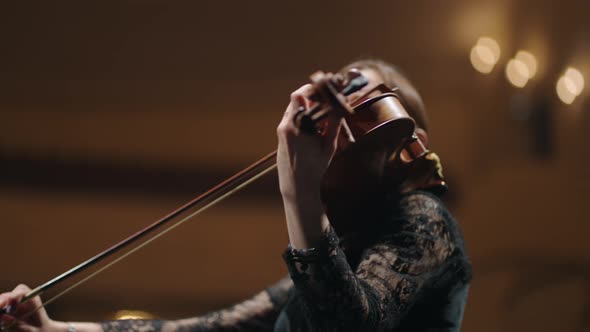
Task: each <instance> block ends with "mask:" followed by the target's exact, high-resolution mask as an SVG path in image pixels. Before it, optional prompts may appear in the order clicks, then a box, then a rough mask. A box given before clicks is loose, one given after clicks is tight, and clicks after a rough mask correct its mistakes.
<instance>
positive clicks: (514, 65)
mask: <svg viewBox="0 0 590 332" xmlns="http://www.w3.org/2000/svg"><path fill="white" fill-rule="evenodd" d="M530 77H531V74H530V72H529V69H528V67H527V65H526V64H525V63H524V62H522V61H520V60H518V59H511V60H510V61H508V64H507V65H506V78H507V79H508V81H509V82H510V83H511V84H512V85H514V86H515V87H518V88H522V87H524V86H525V85H526V84H527V82H528V81H529V78H530Z"/></svg>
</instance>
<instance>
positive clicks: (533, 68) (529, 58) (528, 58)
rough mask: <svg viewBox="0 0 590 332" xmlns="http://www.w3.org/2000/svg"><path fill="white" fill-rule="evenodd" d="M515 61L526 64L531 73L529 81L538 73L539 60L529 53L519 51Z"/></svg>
mask: <svg viewBox="0 0 590 332" xmlns="http://www.w3.org/2000/svg"><path fill="white" fill-rule="evenodd" d="M514 59H516V60H519V61H520V62H522V63H524V64H525V66H526V67H527V69H528V71H529V79H531V78H533V77H534V76H535V74H536V73H537V58H536V57H535V56H534V55H533V54H532V53H531V52H528V51H518V52H517V53H516V56H515V57H514Z"/></svg>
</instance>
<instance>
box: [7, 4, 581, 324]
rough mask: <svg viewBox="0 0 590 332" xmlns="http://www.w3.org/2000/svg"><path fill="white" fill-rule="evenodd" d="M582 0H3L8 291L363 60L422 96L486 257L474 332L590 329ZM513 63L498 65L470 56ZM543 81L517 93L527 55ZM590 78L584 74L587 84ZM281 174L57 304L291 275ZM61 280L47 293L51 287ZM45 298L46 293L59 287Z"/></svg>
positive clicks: (212, 168) (98, 304)
mask: <svg viewBox="0 0 590 332" xmlns="http://www.w3.org/2000/svg"><path fill="white" fill-rule="evenodd" d="M589 12H590V3H589V2H587V1H581V0H580V1H574V0H562V1H547V0H540V1H539V0H519V1H508V0H501V1H499V0H495V1H472V0H471V1H468V0H456V1H434V0H432V1H424V0H422V1H384V2H368V1H367V2H360V1H359V2H352V1H297V2H286V1H270V0H264V1H231V2H230V1H155V0H154V1H147V0H144V1H51V2H41V1H39V2H36V3H35V2H27V1H18V2H17V1H4V2H2V4H0V43H1V44H0V213H1V219H0V220H1V226H2V227H1V231H0V234H1V240H0V241H1V243H2V252H3V254H2V257H3V258H2V273H0V289H3V290H10V289H12V288H13V287H14V286H16V284H18V283H20V282H24V283H27V284H29V285H30V286H36V285H38V284H40V283H42V282H44V281H46V280H48V279H50V278H52V277H53V276H55V275H57V274H59V273H61V272H63V271H64V270H66V269H68V268H70V267H72V266H74V265H76V264H78V263H79V262H81V261H83V260H85V259H87V258H89V257H90V256H92V255H94V254H96V253H97V252H99V251H100V250H102V249H104V248H106V247H107V246H109V245H111V244H112V243H114V242H116V241H118V240H120V239H122V238H124V237H125V236H127V235H129V234H130V233H132V232H134V231H135V230H137V229H139V228H140V227H142V226H143V225H146V224H148V223H150V222H152V221H154V220H156V219H158V218H159V217H161V216H163V215H164V214H166V213H168V212H169V211H171V210H172V209H174V208H175V207H177V206H179V205H181V204H182V203H184V202H186V201H188V200H189V199H191V198H192V197H194V196H195V195H197V194H198V193H200V192H202V191H203V190H205V189H206V188H208V187H209V186H211V185H213V184H215V183H217V182H218V181H220V180H222V179H223V178H224V177H226V176H228V175H230V174H232V173H233V172H234V171H237V170H238V169H241V168H242V167H244V166H246V165H248V164H249V163H251V162H253V161H255V160H256V159H257V158H259V157H261V156H263V155H265V154H266V153H268V152H270V151H271V150H273V149H274V148H275V146H276V138H275V128H276V125H277V123H278V121H279V120H280V118H281V116H282V113H283V111H284V108H285V106H286V105H287V103H288V98H289V94H290V92H291V91H293V90H295V89H296V88H298V87H299V86H300V85H302V84H304V83H306V80H307V76H308V75H309V74H310V73H312V72H313V71H315V70H317V69H323V70H327V71H335V70H338V69H339V68H340V67H341V66H343V65H345V64H346V63H348V62H350V61H352V60H355V59H357V58H359V57H366V56H374V57H379V58H383V59H386V60H388V61H390V62H393V63H395V64H397V65H398V66H399V67H400V68H402V70H403V71H404V72H405V73H406V74H407V75H408V76H409V77H410V78H411V79H412V80H413V82H414V83H415V85H416V86H417V87H418V89H419V90H420V91H421V93H422V96H423V98H424V100H425V103H426V106H427V109H428V111H429V114H430V129H431V130H430V134H431V141H432V148H433V150H435V151H436V152H437V153H438V154H439V155H440V156H441V158H442V160H443V164H444V166H445V173H446V175H447V177H448V182H449V184H450V188H451V191H450V193H449V196H448V197H447V200H448V202H449V206H450V208H451V209H452V211H453V212H454V214H455V215H456V217H457V218H458V220H459V221H460V223H461V225H462V227H463V231H464V235H465V239H466V242H467V245H468V249H469V252H470V255H471V257H472V260H473V264H474V269H475V271H474V281H473V284H472V288H471V293H470V297H469V302H468V304H467V309H466V315H465V321H464V330H465V331H556V330H558V331H587V330H588V329H590V319H589V317H590V295H589V294H590V244H589V242H590V240H589V239H588V232H589V231H590V222H589V218H588V215H587V212H586V209H587V208H588V204H589V203H588V194H587V188H588V186H589V185H590V175H589V174H588V170H589V169H588V163H589V162H590V157H589V153H588V152H590V148H588V146H587V145H586V144H587V143H588V142H589V141H588V138H587V133H588V130H589V129H590V114H589V111H590V109H589V98H587V96H588V92H587V91H588V88H587V87H586V89H585V90H584V91H583V92H582V94H581V95H580V96H579V97H578V98H577V99H576V100H575V101H574V102H573V103H572V104H571V105H565V104H563V103H562V102H560V101H559V99H558V98H557V95H556V93H555V84H556V81H557V79H558V78H559V75H560V74H561V73H563V71H564V70H565V68H566V67H567V66H574V67H576V68H578V69H579V70H580V71H581V72H582V73H583V74H584V77H585V78H586V80H588V78H590V36H589V32H590V23H589V21H590V20H589V19H588V13H589ZM481 36H489V37H492V38H494V39H496V40H497V41H498V43H499V45H500V48H501V57H500V60H499V62H498V64H497V65H496V67H495V68H494V70H493V71H492V72H491V73H490V74H489V75H484V74H481V73H479V72H477V71H476V70H474V68H473V67H472V65H471V63H470V60H469V54H470V50H471V48H472V46H473V45H474V44H475V42H476V41H477V39H478V38H479V37H481ZM520 49H524V50H528V51H530V52H531V53H533V54H534V55H535V56H536V57H537V60H538V66H539V73H538V74H537V75H536V76H535V77H533V78H532V79H531V81H530V82H529V83H528V84H527V85H526V86H525V87H524V88H523V89H518V88H515V87H513V86H512V85H511V84H510V83H509V82H508V81H507V80H506V78H505V75H504V67H505V65H506V63H507V62H508V60H509V59H510V58H511V57H512V56H514V54H515V53H516V52H517V51H518V50H520ZM586 85H588V83H587V84H586ZM282 213H283V212H282V204H281V201H280V197H279V193H278V186H277V185H276V175H274V174H273V175H272V176H269V177H268V178H267V179H265V180H263V181H261V182H260V183H259V184H256V185H254V186H253V187H251V188H248V189H246V190H244V191H243V192H241V193H239V194H238V195H236V196H235V197H233V198H231V199H229V200H228V201H226V202H224V203H222V204H221V205H219V206H217V207H215V208H213V209H211V210H209V211H207V212H206V213H205V214H203V215H202V216H201V217H199V218H197V219H195V220H193V221H192V222H190V223H189V224H186V225H183V226H181V228H180V229H177V230H175V231H174V232H173V233H172V234H170V235H169V236H167V237H165V238H162V239H159V240H157V241H156V242H155V243H153V244H152V245H150V246H149V247H148V248H147V249H145V250H143V251H141V252H139V253H137V254H135V255H133V256H132V257H130V258H129V259H127V260H126V261H124V262H122V263H120V264H119V265H117V266H116V267H114V268H112V269H110V270H108V271H107V272H105V273H104V274H102V275H100V276H99V277H97V278H95V279H93V280H92V281H90V282H88V283H87V284H85V285H83V286H81V287H79V288H78V289H76V290H75V291H73V292H72V293H69V294H68V295H66V296H64V297H63V298H61V299H60V300H58V301H57V302H55V303H53V304H51V305H49V306H48V310H49V312H50V314H51V315H52V317H54V318H56V319H62V320H70V321H75V320H99V319H108V318H113V317H114V315H115V312H116V311H118V310H121V309H134V310H145V311H148V312H150V313H152V314H154V315H156V316H158V317H164V318H178V317H184V316H189V315H196V314H200V313H204V312H207V311H209V310H213V309H217V308H221V307H224V306H226V305H229V304H231V303H234V302H236V301H239V300H240V299H243V298H246V297H248V296H250V295H252V294H253V293H255V292H257V291H258V290H260V289H262V288H263V287H265V286H267V285H268V284H270V283H271V282H273V281H274V280H277V279H278V278H280V277H281V276H283V275H284V274H285V273H286V269H285V267H284V265H283V263H282V260H281V258H280V253H281V252H282V250H283V249H284V248H285V246H286V244H287V235H286V230H285V226H284V221H283V214H282ZM55 293H56V292H55V291H52V292H51V294H55ZM51 294H47V295H51Z"/></svg>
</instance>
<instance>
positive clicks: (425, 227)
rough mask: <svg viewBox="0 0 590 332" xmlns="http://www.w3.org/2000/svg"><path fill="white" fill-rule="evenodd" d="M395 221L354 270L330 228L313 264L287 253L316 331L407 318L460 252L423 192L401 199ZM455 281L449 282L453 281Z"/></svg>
mask: <svg viewBox="0 0 590 332" xmlns="http://www.w3.org/2000/svg"><path fill="white" fill-rule="evenodd" d="M395 208H396V209H398V210H397V211H393V212H394V213H392V214H391V219H390V220H388V221H387V222H385V223H384V224H383V226H382V229H381V230H380V232H378V233H380V234H381V236H379V237H377V238H376V239H375V240H374V241H372V244H371V245H369V246H368V247H367V248H365V250H363V252H362V254H361V259H360V262H359V263H358V266H351V265H350V264H349V262H348V261H347V258H346V255H345V253H344V251H343V249H342V248H340V246H339V245H338V236H337V235H336V234H335V232H334V231H333V230H329V232H328V233H327V234H325V239H324V242H323V244H322V245H321V246H320V247H319V248H316V249H315V255H314V259H313V260H310V259H309V257H306V258H305V259H303V261H304V263H302V259H301V257H298V255H297V252H294V251H292V250H287V251H286V252H285V254H284V258H285V261H286V263H287V265H288V268H289V273H290V274H291V277H292V278H293V281H294V283H295V288H296V290H297V293H298V295H300V296H301V297H302V298H303V301H302V302H303V305H304V306H305V312H306V313H307V314H308V315H309V317H308V318H309V319H310V320H311V324H310V325H311V326H314V327H315V328H316V329H317V330H318V331H361V330H362V331H369V330H370V331H381V330H390V329H392V328H394V327H396V326H398V325H399V323H400V321H401V320H402V319H403V317H404V315H405V313H407V312H408V310H409V309H410V308H411V307H412V306H413V304H414V303H415V302H417V301H418V299H419V298H420V297H421V293H422V290H423V289H425V288H426V287H429V286H430V284H432V283H433V282H434V281H435V280H436V279H437V278H438V277H439V276H441V275H442V274H443V273H446V272H447V271H452V270H453V269H446V268H445V266H446V264H447V261H450V260H449V258H450V257H451V256H453V255H455V253H456V252H459V250H458V247H457V244H456V243H455V242H454V240H455V239H454V237H455V236H456V234H455V232H453V231H451V229H452V228H453V227H455V226H454V224H451V223H450V221H449V217H450V216H449V215H448V214H447V213H446V210H445V209H444V207H443V206H442V203H440V202H439V201H438V199H436V198H434V197H433V196H431V195H430V194H426V193H413V194H411V195H406V196H404V197H403V198H402V200H401V201H400V203H399V205H397V206H396V207H395ZM451 279H452V278H451Z"/></svg>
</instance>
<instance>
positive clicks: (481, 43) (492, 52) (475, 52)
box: [469, 37, 500, 74]
mask: <svg viewBox="0 0 590 332" xmlns="http://www.w3.org/2000/svg"><path fill="white" fill-rule="evenodd" d="M469 58H470V60H471V64H472V65H473V68H475V70H477V71H479V72H480V73H484V74H488V73H490V72H491V71H492V69H494V66H495V65H496V63H497V62H498V60H499V59H500V46H499V45H498V42H496V41H495V40H494V39H492V38H489V37H481V38H479V39H478V41H477V43H476V44H475V45H474V46H473V48H471V53H470V57H469Z"/></svg>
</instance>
